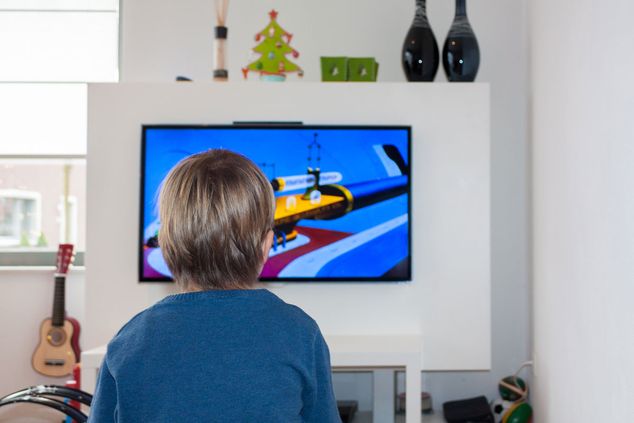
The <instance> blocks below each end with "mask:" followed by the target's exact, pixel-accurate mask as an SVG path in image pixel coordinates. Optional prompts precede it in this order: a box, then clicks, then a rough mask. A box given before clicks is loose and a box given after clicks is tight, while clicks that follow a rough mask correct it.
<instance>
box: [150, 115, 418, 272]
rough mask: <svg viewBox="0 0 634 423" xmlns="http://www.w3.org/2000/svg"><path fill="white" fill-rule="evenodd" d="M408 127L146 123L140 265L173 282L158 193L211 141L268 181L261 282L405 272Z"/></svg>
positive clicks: (408, 261)
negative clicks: (271, 221)
mask: <svg viewBox="0 0 634 423" xmlns="http://www.w3.org/2000/svg"><path fill="white" fill-rule="evenodd" d="M410 132H411V129H410V127H406V126H305V125H288V126H270V125H234V126H165V125H146V126H144V127H143V139H142V152H141V161H142V163H141V169H142V171H141V172H142V175H141V207H140V211H141V216H140V222H141V225H140V245H139V273H140V280H141V281H170V280H171V274H170V271H169V269H168V267H167V265H166V264H165V261H164V259H163V256H162V255H161V250H160V248H159V242H158V234H159V232H160V226H161V223H160V221H159V219H158V207H157V199H158V193H159V190H160V186H161V183H162V181H163V179H164V178H165V177H166V176H167V174H168V172H169V171H170V169H171V168H172V167H173V166H174V165H176V164H177V163H178V162H179V161H180V160H181V159H183V158H185V157H187V156H190V155H192V154H195V153H199V152H203V151H206V150H209V149H213V148H223V149H227V150H231V151H234V152H238V153H241V154H243V155H245V156H246V157H248V158H249V159H251V160H252V161H253V162H254V163H256V164H257V165H258V166H259V167H260V169H262V172H264V174H265V175H266V176H267V178H268V179H269V180H270V181H271V185H272V187H273V190H274V192H275V198H276V210H275V227H274V232H275V236H274V244H273V247H272V248H271V251H270V253H269V259H268V261H267V262H266V263H265V265H264V268H263V270H262V274H261V276H260V278H261V280H263V281H294V282H337V281H359V282H363V281H367V282H378V281H408V280H410V279H411V252H410V244H411V242H410V237H411V230H410V227H411V224H410Z"/></svg>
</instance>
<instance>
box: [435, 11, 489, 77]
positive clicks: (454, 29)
mask: <svg viewBox="0 0 634 423" xmlns="http://www.w3.org/2000/svg"><path fill="white" fill-rule="evenodd" d="M442 64H443V67H444V68H445V74H447V79H448V80H449V81H452V82H473V81H474V80H475V77H476V74H477V73H478V68H479V67H480V48H479V47H478V40H477V39H476V37H475V34H474V33H473V29H472V28H471V24H470V23H469V19H468V18H467V5H466V0H456V16H455V17H454V21H453V24H452V25H451V28H450V29H449V34H447V39H446V40H445V45H444V47H443V50H442Z"/></svg>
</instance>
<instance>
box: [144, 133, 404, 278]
mask: <svg viewBox="0 0 634 423" xmlns="http://www.w3.org/2000/svg"><path fill="white" fill-rule="evenodd" d="M151 129H240V130H247V129H254V130H261V129H294V130H297V129H306V130H313V129H314V130H328V129H335V130H337V129H339V130H341V129H343V130H346V129H350V130H363V129H373V130H405V131H407V156H408V157H407V160H408V166H407V179H408V187H407V215H408V219H407V225H408V228H407V248H408V251H409V255H408V257H407V276H406V277H405V278H397V277H383V276H379V277H350V278H348V277H344V278H341V277H337V278H314V277H296V278H290V277H281V278H269V277H266V278H262V277H260V278H259V281H260V282H264V283H278V282H279V283H282V282H284V283H340V282H352V283H357V282H358V283H367V282H374V283H383V282H387V283H395V282H411V281H412V177H411V175H412V127H411V126H409V125H310V124H307V125H304V124H301V123H271V124H268V123H252V122H248V123H247V122H245V123H240V124H233V125H230V124H229V125H227V124H210V125H204V124H143V125H141V168H140V181H141V183H140V195H139V199H140V203H139V233H138V235H139V242H138V245H137V248H138V251H137V253H138V277H139V282H140V283H172V282H174V280H173V279H172V278H168V277H161V278H149V277H145V276H144V275H143V246H144V243H143V227H144V222H143V221H144V210H145V207H144V204H145V190H144V187H145V169H146V166H145V164H146V163H145V161H146V160H145V159H146V157H145V147H146V133H147V131H148V130H151Z"/></svg>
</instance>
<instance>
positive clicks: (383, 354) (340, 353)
mask: <svg viewBox="0 0 634 423" xmlns="http://www.w3.org/2000/svg"><path fill="white" fill-rule="evenodd" d="M325 338H326V342H327V343H328V347H329V349H330V362H331V364H332V367H333V370H334V371H363V370H376V369H391V370H394V369H405V388H406V400H405V401H406V409H405V423H420V422H421V419H422V416H421V396H420V393H421V370H422V352H421V350H422V337H421V336H420V335H394V336H391V335H385V336H343V335H337V336H326V337H325ZM105 354H106V346H101V347H98V348H94V349H92V350H87V351H84V352H83V353H82V355H81V361H82V374H81V378H82V379H81V385H82V389H84V390H85V391H87V392H93V391H94V389H95V386H96V384H97V374H98V371H99V367H100V366H101V362H102V361H103V357H104V355H105ZM375 404H376V401H375ZM375 415H376V414H375Z"/></svg>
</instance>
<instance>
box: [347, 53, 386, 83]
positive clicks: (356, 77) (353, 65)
mask: <svg viewBox="0 0 634 423" xmlns="http://www.w3.org/2000/svg"><path fill="white" fill-rule="evenodd" d="M378 73H379V64H378V63H377V62H376V60H374V57H351V58H349V59H348V80H349V81H356V82H376V78H377V76H378Z"/></svg>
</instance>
